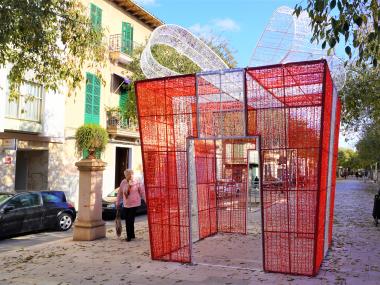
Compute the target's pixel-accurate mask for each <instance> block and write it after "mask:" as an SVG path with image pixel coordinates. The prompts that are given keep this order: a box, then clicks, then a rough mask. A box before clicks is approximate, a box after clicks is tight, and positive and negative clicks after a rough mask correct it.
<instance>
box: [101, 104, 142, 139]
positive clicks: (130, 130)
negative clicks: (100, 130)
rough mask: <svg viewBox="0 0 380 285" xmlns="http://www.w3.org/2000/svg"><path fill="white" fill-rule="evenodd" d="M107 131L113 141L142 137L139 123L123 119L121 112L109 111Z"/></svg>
mask: <svg viewBox="0 0 380 285" xmlns="http://www.w3.org/2000/svg"><path fill="white" fill-rule="evenodd" d="M107 131H108V134H109V135H110V136H111V138H113V139H115V138H129V139H138V138H139V137H140V134H139V129H138V124H137V122H136V121H134V120H131V119H125V118H123V116H122V114H121V112H120V111H107Z"/></svg>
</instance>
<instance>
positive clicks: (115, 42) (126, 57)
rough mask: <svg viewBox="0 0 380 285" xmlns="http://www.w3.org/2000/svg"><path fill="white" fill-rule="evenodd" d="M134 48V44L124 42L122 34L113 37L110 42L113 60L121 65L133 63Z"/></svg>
mask: <svg viewBox="0 0 380 285" xmlns="http://www.w3.org/2000/svg"><path fill="white" fill-rule="evenodd" d="M134 46H135V43H134V42H126V41H123V39H122V35H121V34H116V35H111V36H110V40H109V52H110V58H111V60H112V61H114V62H116V63H121V64H129V63H131V62H132V52H133V47H134Z"/></svg>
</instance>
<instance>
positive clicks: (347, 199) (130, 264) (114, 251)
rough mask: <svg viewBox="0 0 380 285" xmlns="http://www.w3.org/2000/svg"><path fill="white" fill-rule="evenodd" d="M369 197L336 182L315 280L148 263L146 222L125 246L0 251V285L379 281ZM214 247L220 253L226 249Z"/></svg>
mask: <svg viewBox="0 0 380 285" xmlns="http://www.w3.org/2000/svg"><path fill="white" fill-rule="evenodd" d="M374 193H375V188H374V185H373V184H370V183H364V182H362V181H356V180H344V181H339V182H338V184H337V193H336V201H335V219H334V220H335V221H334V236H333V240H334V241H333V246H332V249H331V250H330V251H329V253H328V256H327V258H326V259H325V261H324V262H323V264H322V267H321V270H320V272H319V274H318V275H317V276H316V277H314V278H309V277H302V276H290V275H283V274H271V273H265V272H263V271H262V270H261V269H260V268H259V266H255V265H254V264H253V263H252V262H251V263H250V262H247V264H245V262H246V261H242V262H241V263H243V264H240V266H229V260H228V259H227V260H226V263H225V264H224V265H223V264H222V263H218V264H214V265H212V264H206V263H203V264H201V263H199V264H198V265H182V264H178V263H171V262H159V261H152V260H150V252H149V239H148V230H147V223H146V221H141V222H138V223H137V224H136V235H137V240H136V241H133V242H130V243H126V242H125V241H122V240H120V239H118V238H117V237H116V236H115V234H114V232H113V229H109V230H108V232H107V238H106V239H102V240H98V241H92V242H73V241H72V240H71V239H70V238H66V239H62V240H59V241H54V242H50V243H45V244H40V245H36V246H31V247H27V248H24V249H20V250H14V251H9V252H6V253H1V258H0V284H1V285H2V284H20V285H21V284H22V285H24V284H25V285H27V284H38V285H39V284H43V285H45V284H46V285H50V284H51V285H53V284H54V285H58V284H60V285H67V284H73V285H77V284H155V285H156V284H157V285H160V284H165V285H170V284H336V285H338V284H355V285H356V284H370V285H372V284H373V285H375V284H380V246H379V237H380V227H377V228H376V227H375V226H374V224H373V220H372V217H371V212H372V204H373V196H374ZM218 236H219V235H217V236H216V237H215V238H218V239H223V235H220V237H218ZM225 236H226V239H231V236H230V235H225ZM237 238H238V237H237ZM232 240H233V242H235V243H236V240H235V239H232ZM201 242H202V241H201ZM201 242H199V245H197V246H198V247H201V246H202V245H201ZM223 242H227V241H223ZM244 244H246V245H247V246H248V247H249V246H250V245H249V243H243V242H242V243H241V247H243V246H244ZM195 249H196V247H195ZM213 250H214V253H215V254H216V255H217V254H219V256H223V254H225V252H224V251H225V248H224V249H223V248H222V250H224V251H223V252H217V251H219V249H216V248H214V249H213ZM239 250H242V249H241V248H240V249H239ZM247 251H249V249H248V248H247ZM198 258H200V259H202V256H198ZM220 261H221V260H220V259H219V262H220ZM211 262H212V261H211Z"/></svg>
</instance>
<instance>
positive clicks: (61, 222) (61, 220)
mask: <svg viewBox="0 0 380 285" xmlns="http://www.w3.org/2000/svg"><path fill="white" fill-rule="evenodd" d="M72 225H73V218H72V217H71V215H70V214H67V213H63V214H60V215H59V216H58V229H59V230H61V231H67V230H69V229H70V228H71V226H72Z"/></svg>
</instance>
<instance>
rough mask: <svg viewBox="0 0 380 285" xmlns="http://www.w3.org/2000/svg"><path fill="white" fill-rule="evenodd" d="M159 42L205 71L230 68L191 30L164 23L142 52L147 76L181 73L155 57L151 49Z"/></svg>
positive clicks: (142, 66)
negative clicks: (159, 61)
mask: <svg viewBox="0 0 380 285" xmlns="http://www.w3.org/2000/svg"><path fill="white" fill-rule="evenodd" d="M159 44H163V45H167V46H170V47H172V48H174V49H175V50H176V51H177V52H178V53H180V54H182V55H185V56H186V57H188V58H189V59H190V60H192V61H193V62H194V63H196V64H197V65H198V66H199V67H200V68H201V69H202V70H203V71H209V70H219V69H226V68H228V66H227V65H226V64H225V62H224V61H223V60H222V59H221V58H220V57H219V56H218V55H217V54H216V53H215V52H214V51H213V50H212V49H211V48H210V47H209V46H208V45H207V44H205V43H204V42H203V41H202V40H201V39H199V38H198V37H196V36H194V35H193V34H192V33H191V32H190V31H188V30H186V29H185V28H182V27H180V26H177V25H162V26H159V27H158V28H156V29H155V30H154V31H153V32H152V34H151V35H150V38H149V41H148V43H147V45H146V47H145V49H144V50H143V52H142V54H141V60H140V66H141V69H142V71H143V73H144V74H145V76H146V77H147V78H154V77H164V76H172V75H178V74H179V73H178V72H175V71H174V70H171V69H169V68H167V67H165V66H162V65H161V64H160V63H158V62H157V61H156V60H155V59H154V57H153V55H152V51H151V49H152V47H153V46H155V45H159Z"/></svg>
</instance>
